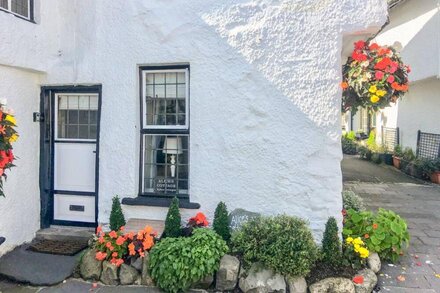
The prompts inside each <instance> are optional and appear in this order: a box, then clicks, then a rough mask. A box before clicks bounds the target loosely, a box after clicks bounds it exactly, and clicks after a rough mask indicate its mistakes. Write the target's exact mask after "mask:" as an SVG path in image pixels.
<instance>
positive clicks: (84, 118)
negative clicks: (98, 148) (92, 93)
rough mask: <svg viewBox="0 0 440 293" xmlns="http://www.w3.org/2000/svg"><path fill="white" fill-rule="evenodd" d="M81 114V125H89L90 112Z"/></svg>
mask: <svg viewBox="0 0 440 293" xmlns="http://www.w3.org/2000/svg"><path fill="white" fill-rule="evenodd" d="M78 112H79V124H89V111H78Z"/></svg>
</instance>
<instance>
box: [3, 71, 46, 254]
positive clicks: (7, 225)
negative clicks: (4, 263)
mask: <svg viewBox="0 0 440 293" xmlns="http://www.w3.org/2000/svg"><path fill="white" fill-rule="evenodd" d="M0 80H1V82H0V98H7V99H8V106H9V107H10V108H12V109H14V110H15V113H16V119H17V124H18V127H17V131H18V132H19V135H20V137H19V139H18V141H17V142H15V143H14V155H15V156H16V157H17V159H16V161H15V162H14V164H15V165H16V166H17V167H15V168H12V169H11V170H7V171H6V174H7V175H8V179H7V181H6V182H5V183H4V192H5V194H6V198H3V197H0V217H1V220H0V236H4V237H6V242H5V243H3V244H2V245H1V246H0V255H2V254H3V253H4V252H6V251H8V250H10V249H12V248H13V247H15V246H16V245H19V244H21V243H23V242H25V241H30V240H31V239H32V238H33V236H34V235H35V232H36V231H37V230H38V229H39V228H40V190H39V187H38V180H39V176H38V172H39V163H40V162H39V151H40V150H39V144H40V141H39V138H40V136H39V132H40V131H39V130H40V129H39V124H38V123H34V122H32V112H38V111H39V105H40V100H39V92H40V89H39V85H38V83H39V75H38V74H36V73H31V72H27V71H24V70H20V69H16V68H11V67H6V66H0Z"/></svg>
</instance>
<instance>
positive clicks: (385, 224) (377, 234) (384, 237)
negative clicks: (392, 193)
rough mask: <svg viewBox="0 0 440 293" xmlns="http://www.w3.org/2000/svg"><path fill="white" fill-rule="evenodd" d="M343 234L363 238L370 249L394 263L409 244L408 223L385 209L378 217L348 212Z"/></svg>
mask: <svg viewBox="0 0 440 293" xmlns="http://www.w3.org/2000/svg"><path fill="white" fill-rule="evenodd" d="M343 234H344V235H345V236H351V237H354V238H355V237H362V238H363V239H364V241H365V243H366V245H367V246H368V249H370V250H372V251H375V252H377V253H378V254H379V256H380V257H381V258H383V259H385V260H391V261H393V262H396V261H397V260H398V258H399V256H400V255H401V254H402V253H403V249H404V248H406V247H408V244H409V233H408V228H407V224H406V221H405V220H404V219H402V218H401V217H400V216H399V215H397V214H396V213H394V212H393V211H387V210H384V209H379V212H378V213H377V214H376V215H374V214H373V213H371V212H356V211H354V210H348V211H347V216H346V218H345V225H344V230H343Z"/></svg>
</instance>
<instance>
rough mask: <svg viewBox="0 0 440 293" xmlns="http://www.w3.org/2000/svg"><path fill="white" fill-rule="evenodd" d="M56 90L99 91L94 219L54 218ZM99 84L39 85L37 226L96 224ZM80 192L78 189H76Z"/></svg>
mask: <svg viewBox="0 0 440 293" xmlns="http://www.w3.org/2000/svg"><path fill="white" fill-rule="evenodd" d="M59 93H78V94H81V93H94V94H98V117H97V119H98V121H97V137H96V163H95V222H94V223H86V222H77V221H61V220H54V201H53V200H54V141H55V139H54V138H55V136H54V135H55V133H54V125H53V121H55V120H54V118H55V113H54V109H55V94H59ZM101 104H102V85H66V86H42V87H41V95H40V113H41V114H42V116H41V117H42V121H40V204H41V211H40V223H41V224H40V226H41V228H47V227H49V226H50V225H51V224H54V225H68V226H80V227H96V226H97V224H98V198H99V196H98V191H99V147H100V131H101ZM77 193H78V195H80V193H81V192H77ZM75 194H76V193H75Z"/></svg>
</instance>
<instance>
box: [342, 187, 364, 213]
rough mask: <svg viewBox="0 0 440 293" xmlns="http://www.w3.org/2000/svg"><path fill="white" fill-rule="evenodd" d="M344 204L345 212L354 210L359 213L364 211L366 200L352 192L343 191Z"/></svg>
mask: <svg viewBox="0 0 440 293" xmlns="http://www.w3.org/2000/svg"><path fill="white" fill-rule="evenodd" d="M342 203H343V207H344V210H349V209H353V210H355V211H357V212H359V211H364V210H365V206H364V200H363V199H362V198H361V197H360V196H359V195H357V194H356V193H354V192H353V191H351V190H344V191H342Z"/></svg>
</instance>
